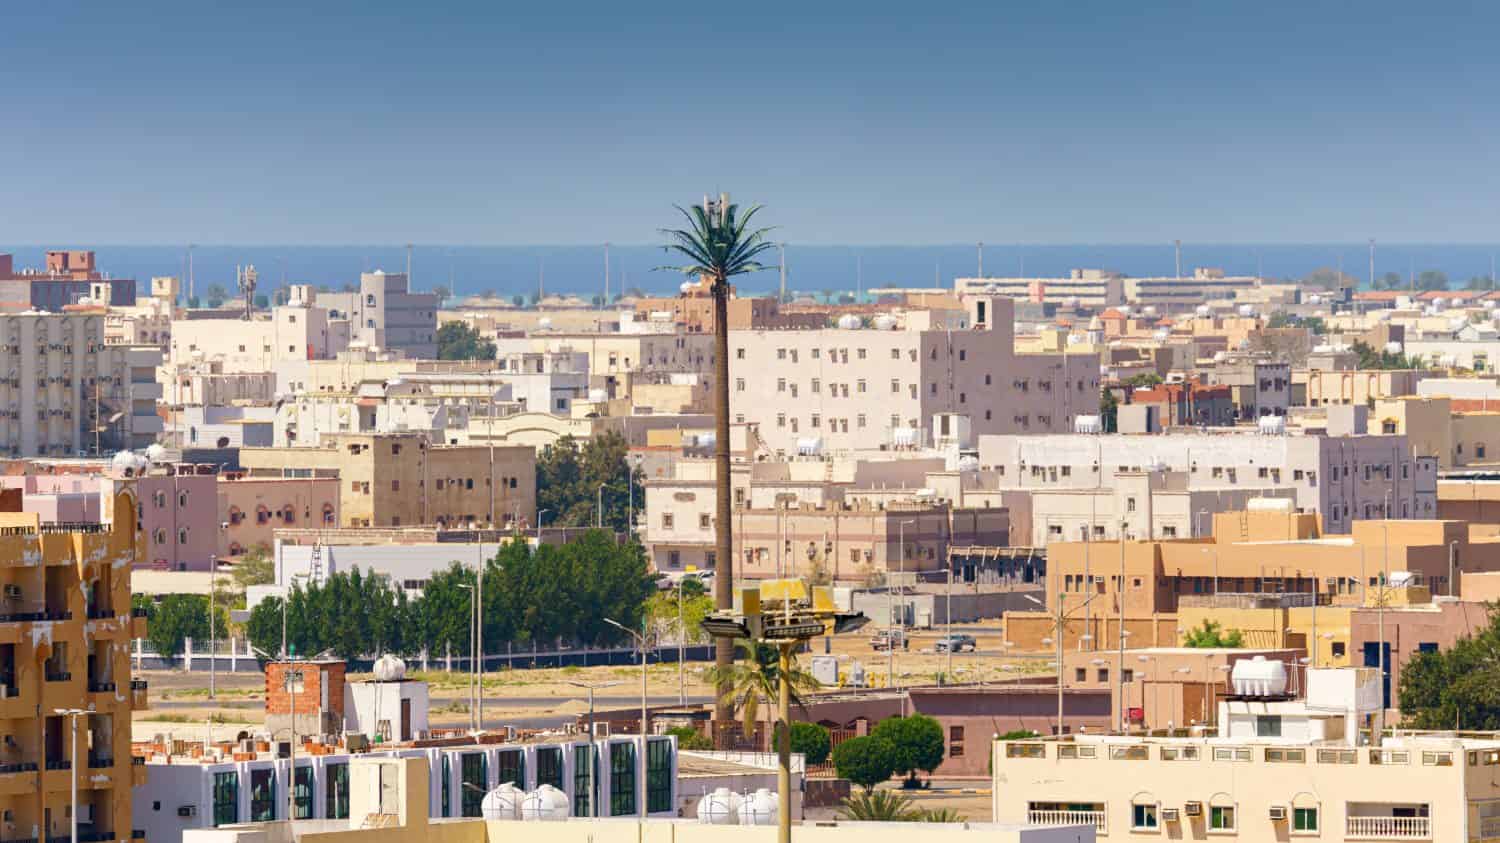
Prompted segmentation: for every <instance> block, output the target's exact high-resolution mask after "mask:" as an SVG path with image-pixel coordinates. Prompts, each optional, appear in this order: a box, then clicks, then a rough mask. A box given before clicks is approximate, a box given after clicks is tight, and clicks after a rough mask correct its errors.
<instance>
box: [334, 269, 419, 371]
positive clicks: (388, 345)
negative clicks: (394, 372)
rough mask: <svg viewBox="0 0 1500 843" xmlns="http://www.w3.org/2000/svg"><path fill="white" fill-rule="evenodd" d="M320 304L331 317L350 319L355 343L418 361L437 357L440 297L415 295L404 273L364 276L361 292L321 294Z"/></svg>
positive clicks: (352, 341)
mask: <svg viewBox="0 0 1500 843" xmlns="http://www.w3.org/2000/svg"><path fill="white" fill-rule="evenodd" d="M318 301H319V302H320V303H321V304H323V305H324V306H325V307H327V308H328V309H329V317H330V318H337V319H345V320H348V323H349V341H350V342H351V343H362V344H364V345H365V346H366V347H367V348H380V349H385V350H388V351H395V352H399V353H401V354H403V355H404V356H406V357H409V358H413V359H418V360H430V359H432V358H435V357H437V305H438V300H437V296H436V295H435V294H433V293H414V292H412V291H411V288H410V285H409V283H408V279H407V277H406V273H404V272H384V271H382V270H378V269H377V270H376V271H374V272H363V273H360V276H359V291H358V292H355V293H320V294H319V295H318ZM309 356H311V355H309Z"/></svg>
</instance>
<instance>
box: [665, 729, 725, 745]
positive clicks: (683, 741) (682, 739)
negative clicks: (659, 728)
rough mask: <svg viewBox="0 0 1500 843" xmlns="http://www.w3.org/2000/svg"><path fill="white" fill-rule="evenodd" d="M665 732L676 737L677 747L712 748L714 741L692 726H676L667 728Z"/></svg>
mask: <svg viewBox="0 0 1500 843" xmlns="http://www.w3.org/2000/svg"><path fill="white" fill-rule="evenodd" d="M667 734H669V735H671V736H672V737H674V738H676V739H677V748H678V749H713V748H714V742H713V741H711V740H709V739H708V738H707V737H705V736H704V735H703V734H702V733H701V732H699V731H698V730H697V729H694V728H693V727H692V726H677V727H674V728H671V729H668V730H667Z"/></svg>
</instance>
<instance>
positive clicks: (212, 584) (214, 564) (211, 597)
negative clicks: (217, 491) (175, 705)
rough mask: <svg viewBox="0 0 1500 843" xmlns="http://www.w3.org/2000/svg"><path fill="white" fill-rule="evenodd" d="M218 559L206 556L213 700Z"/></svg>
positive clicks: (224, 526)
mask: <svg viewBox="0 0 1500 843" xmlns="http://www.w3.org/2000/svg"><path fill="white" fill-rule="evenodd" d="M219 527H220V529H224V530H227V529H229V522H228V521H224V522H221V523H220V524H219ZM218 592H219V557H218V555H217V554H213V553H210V554H209V555H208V698H209V699H213V698H214V688H215V685H216V684H217V683H216V681H215V680H216V679H217V678H218V667H219V659H218V655H219V637H218V628H217V626H216V625H215V623H214V615H216V614H218V597H219V594H218Z"/></svg>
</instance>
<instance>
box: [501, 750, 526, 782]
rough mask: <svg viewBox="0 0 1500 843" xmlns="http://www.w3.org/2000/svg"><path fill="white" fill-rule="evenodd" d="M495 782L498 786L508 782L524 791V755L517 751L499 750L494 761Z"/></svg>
mask: <svg viewBox="0 0 1500 843" xmlns="http://www.w3.org/2000/svg"><path fill="white" fill-rule="evenodd" d="M495 773H496V776H495V781H496V782H498V783H500V784H505V783H506V782H510V783H511V784H513V785H515V786H516V787H518V788H520V789H522V790H525V789H526V754H525V753H524V752H522V751H521V750H519V749H506V750H501V751H500V753H499V755H498V756H497V757H496V760H495Z"/></svg>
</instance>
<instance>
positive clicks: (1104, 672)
mask: <svg viewBox="0 0 1500 843" xmlns="http://www.w3.org/2000/svg"><path fill="white" fill-rule="evenodd" d="M1099 681H1100V682H1108V681H1109V668H1107V667H1101V668H1099Z"/></svg>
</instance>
